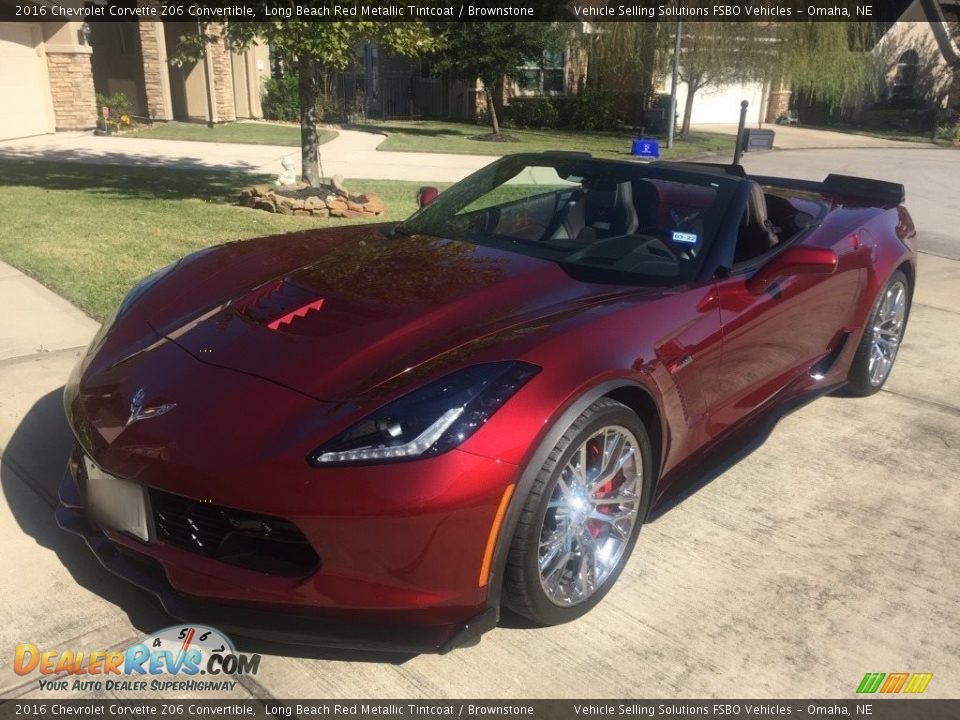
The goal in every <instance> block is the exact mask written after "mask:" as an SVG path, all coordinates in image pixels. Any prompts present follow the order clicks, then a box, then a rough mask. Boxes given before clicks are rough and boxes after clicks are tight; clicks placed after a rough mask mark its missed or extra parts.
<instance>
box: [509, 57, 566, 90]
mask: <svg viewBox="0 0 960 720" xmlns="http://www.w3.org/2000/svg"><path fill="white" fill-rule="evenodd" d="M564 59H565V58H564V52H563V51H562V50H547V51H545V52H544V53H543V57H542V58H541V59H540V61H539V62H531V63H527V64H526V65H522V66H521V67H520V75H519V77H518V79H517V90H518V92H519V94H520V95H562V94H563V92H564Z"/></svg>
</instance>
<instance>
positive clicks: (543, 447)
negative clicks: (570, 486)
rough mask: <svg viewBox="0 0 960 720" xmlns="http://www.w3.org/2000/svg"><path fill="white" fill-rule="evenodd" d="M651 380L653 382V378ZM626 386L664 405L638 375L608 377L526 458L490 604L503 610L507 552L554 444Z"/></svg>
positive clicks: (500, 542)
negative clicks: (583, 416)
mask: <svg viewBox="0 0 960 720" xmlns="http://www.w3.org/2000/svg"><path fill="white" fill-rule="evenodd" d="M650 382H652V380H651V381H650ZM622 388H635V389H638V390H641V391H642V392H645V393H646V394H648V395H649V396H650V397H651V399H652V400H653V401H654V402H655V403H657V405H658V407H659V406H660V404H659V403H658V402H657V395H658V394H659V393H658V392H657V393H655V392H651V388H650V387H649V386H648V385H647V384H645V383H644V382H641V381H639V380H638V379H635V378H627V377H621V378H614V379H608V380H604V381H602V382H600V383H599V384H596V385H594V386H592V387H591V388H590V389H588V390H587V391H586V392H583V393H581V394H580V395H578V396H577V397H575V398H574V400H573V401H572V402H569V403H568V404H567V406H566V407H565V408H564V409H563V410H562V411H561V412H560V414H559V415H558V416H557V417H556V419H555V420H554V421H553V422H552V423H551V424H550V425H549V426H548V429H547V430H546V431H545V432H544V433H543V434H542V435H541V437H540V438H539V440H538V441H537V442H536V444H535V445H534V450H533V452H531V453H530V454H529V456H528V458H527V459H526V462H525V464H524V466H523V469H522V471H521V473H520V475H519V477H518V479H517V483H516V486H515V488H514V491H513V495H512V496H511V498H510V502H509V504H508V506H507V510H506V513H505V514H504V518H503V522H502V523H501V525H500V529H499V531H498V533H497V541H496V545H495V546H494V554H493V561H492V563H491V566H490V568H491V571H490V577H489V580H488V586H487V607H488V608H498V612H499V606H500V598H501V594H502V589H503V578H504V573H505V570H506V565H507V556H508V555H509V554H510V544H511V539H512V538H513V535H514V533H515V532H516V529H517V523H518V522H519V520H520V514H521V512H522V511H523V507H524V505H525V504H526V501H527V497H528V496H529V494H530V490H531V489H532V488H533V484H534V482H535V481H536V479H537V476H538V475H539V474H540V470H541V468H542V467H543V464H544V463H545V462H546V461H547V457H548V456H549V455H550V453H551V452H552V451H553V448H554V447H555V446H556V444H557V443H558V442H559V441H560V438H561V437H562V436H563V434H564V433H565V432H566V431H567V430H568V429H569V428H570V426H571V425H572V424H573V423H574V421H575V420H576V419H577V418H578V417H580V415H581V414H582V413H583V412H584V411H585V410H586V409H587V408H588V407H590V406H591V405H592V404H593V403H595V402H596V401H597V400H599V399H600V398H602V397H604V396H606V395H609V394H610V393H612V392H614V391H616V390H620V389H622ZM659 415H660V422H661V428H660V430H661V433H662V436H663V437H664V438H666V437H667V433H668V427H667V421H666V419H665V418H664V416H663V413H662V412H661V413H659ZM663 445H664V446H666V440H664V443H663ZM661 455H662V453H661ZM661 462H662V458H659V459H658V466H659V465H660V464H661ZM658 479H659V478H657V477H655V478H654V479H653V483H652V484H651V487H650V488H649V489H648V492H650V493H651V497H652V496H653V494H654V490H655V487H656V483H657V480H658Z"/></svg>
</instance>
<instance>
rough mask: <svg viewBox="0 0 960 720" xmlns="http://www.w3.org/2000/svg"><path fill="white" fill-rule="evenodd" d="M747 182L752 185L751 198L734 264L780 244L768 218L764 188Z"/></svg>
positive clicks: (752, 182) (738, 237)
mask: <svg viewBox="0 0 960 720" xmlns="http://www.w3.org/2000/svg"><path fill="white" fill-rule="evenodd" d="M747 182H749V183H750V197H749V198H748V200H747V211H746V212H745V213H744V215H743V221H742V222H741V225H740V234H739V235H738V236H737V247H736V249H735V250H734V255H733V262H734V263H740V262H744V261H745V260H750V259H751V258H755V257H757V256H758V255H763V254H764V253H765V252H767V251H768V250H769V249H770V248H772V247H774V246H775V245H776V244H777V243H778V242H780V238H779V237H777V233H776V231H775V229H774V226H773V223H771V222H770V219H769V218H768V217H767V199H766V198H765V197H764V195H763V188H762V187H760V185H759V183H757V182H755V181H753V180H748V181H747Z"/></svg>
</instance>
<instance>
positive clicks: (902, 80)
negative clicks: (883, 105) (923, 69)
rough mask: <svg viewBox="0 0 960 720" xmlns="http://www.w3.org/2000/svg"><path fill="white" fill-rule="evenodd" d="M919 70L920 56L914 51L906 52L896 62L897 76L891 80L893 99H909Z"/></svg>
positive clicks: (912, 93)
mask: <svg viewBox="0 0 960 720" xmlns="http://www.w3.org/2000/svg"><path fill="white" fill-rule="evenodd" d="M919 70H920V55H918V54H917V51H916V50H907V51H906V52H905V53H903V55H901V56H900V57H899V59H898V60H897V74H896V75H895V76H894V78H893V91H892V96H893V98H894V99H895V100H896V99H900V98H911V97H913V95H914V89H915V87H916V84H917V74H918V72H919Z"/></svg>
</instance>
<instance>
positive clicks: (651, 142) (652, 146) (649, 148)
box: [630, 137, 660, 158]
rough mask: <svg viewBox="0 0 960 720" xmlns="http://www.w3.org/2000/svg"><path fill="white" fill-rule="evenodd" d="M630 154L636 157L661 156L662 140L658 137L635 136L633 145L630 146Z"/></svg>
mask: <svg viewBox="0 0 960 720" xmlns="http://www.w3.org/2000/svg"><path fill="white" fill-rule="evenodd" d="M630 154H631V155H633V156H634V157H647V158H658V157H660V141H659V140H657V139H656V138H645V137H638V138H634V140H633V145H632V146H631V147H630Z"/></svg>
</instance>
